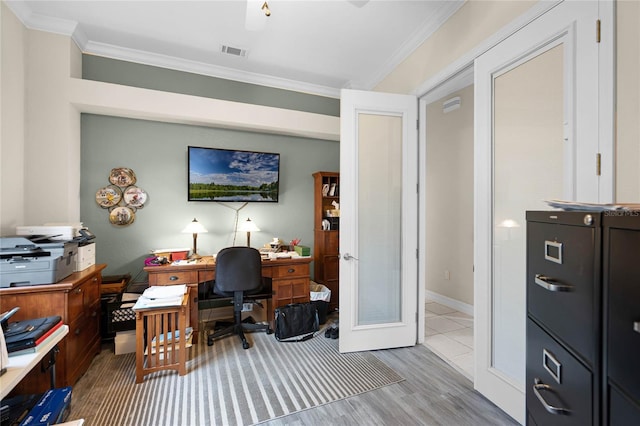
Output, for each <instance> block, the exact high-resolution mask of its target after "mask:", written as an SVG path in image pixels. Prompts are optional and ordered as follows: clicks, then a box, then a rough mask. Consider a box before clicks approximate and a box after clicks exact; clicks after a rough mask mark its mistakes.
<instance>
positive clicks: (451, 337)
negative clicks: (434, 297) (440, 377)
mask: <svg viewBox="0 0 640 426" xmlns="http://www.w3.org/2000/svg"><path fill="white" fill-rule="evenodd" d="M425 308H426V310H425V339H424V340H425V341H424V345H425V346H426V347H428V348H429V349H431V351H433V352H434V353H435V354H436V355H438V356H439V357H440V358H442V359H443V360H445V361H446V362H447V363H448V364H450V365H451V366H452V367H454V368H455V369H456V370H458V371H459V372H460V373H462V374H463V375H464V376H465V377H467V378H468V379H469V380H471V381H473V317H472V316H471V315H467V314H465V313H463V312H458V311H456V310H455V309H453V308H450V307H448V306H445V305H441V304H439V303H437V302H433V301H427V303H426V304H425Z"/></svg>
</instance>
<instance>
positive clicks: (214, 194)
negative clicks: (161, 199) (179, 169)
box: [188, 146, 280, 203]
mask: <svg viewBox="0 0 640 426" xmlns="http://www.w3.org/2000/svg"><path fill="white" fill-rule="evenodd" d="M188 171H189V201H228V202H235V201H240V202H272V203H275V202H278V190H279V179H280V154H274V153H270V152H257V151H239V150H232V149H220V148H203V147H195V146H190V147H188Z"/></svg>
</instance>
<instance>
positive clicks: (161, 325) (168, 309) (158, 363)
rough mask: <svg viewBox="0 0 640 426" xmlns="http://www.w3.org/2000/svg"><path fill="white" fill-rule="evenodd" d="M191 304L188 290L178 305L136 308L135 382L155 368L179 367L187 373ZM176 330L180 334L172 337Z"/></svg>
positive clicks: (169, 368)
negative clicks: (188, 326) (188, 327)
mask: <svg viewBox="0 0 640 426" xmlns="http://www.w3.org/2000/svg"><path fill="white" fill-rule="evenodd" d="M188 304H189V294H188V292H187V294H185V295H184V297H183V298H182V304H181V305H179V306H163V307H150V308H143V309H136V310H135V313H136V383H142V382H143V380H144V376H145V375H147V374H149V373H153V372H155V371H161V370H176V371H177V372H178V374H179V375H181V376H184V375H185V374H186V373H187V369H186V359H187V343H188V342H187V339H186V337H187V336H186V328H187V314H188ZM176 331H177V332H178V338H177V339H173V338H172V337H173V336H175V333H176ZM176 340H177V342H176ZM158 342H159V343H161V344H156V343H158ZM145 361H146V362H145Z"/></svg>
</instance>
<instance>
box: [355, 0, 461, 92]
mask: <svg viewBox="0 0 640 426" xmlns="http://www.w3.org/2000/svg"><path fill="white" fill-rule="evenodd" d="M465 1H466V0H450V1H447V2H446V3H445V5H443V6H441V7H439V8H438V9H437V10H436V12H435V13H434V14H433V15H431V16H429V18H427V19H426V20H425V21H424V22H423V24H422V26H421V27H420V28H419V29H418V30H416V31H415V32H414V33H413V35H412V36H411V37H409V38H408V39H407V40H406V41H405V42H404V43H403V44H402V45H401V46H400V47H399V48H398V50H397V51H396V53H395V54H394V55H393V56H391V57H390V58H389V60H388V61H387V62H386V63H385V64H384V65H383V66H382V67H381V68H380V69H378V70H377V71H375V72H374V73H372V74H370V75H369V78H365V79H361V80H359V81H352V82H351V84H350V86H351V87H353V88H360V89H362V90H371V89H373V88H374V87H375V86H377V85H378V84H379V83H380V82H381V81H382V80H384V78H385V77H387V76H388V75H389V74H390V73H391V72H392V71H393V70H394V69H396V68H397V67H398V65H400V64H401V63H402V62H403V61H404V60H405V59H407V57H409V55H411V54H412V53H413V52H414V51H415V50H416V49H417V48H418V47H419V46H420V45H421V44H422V43H424V42H425V41H426V40H427V39H428V38H429V37H431V36H432V35H433V34H434V33H435V32H436V31H437V30H438V29H439V28H440V27H441V26H442V24H444V23H445V22H446V21H447V20H448V19H449V18H450V17H451V16H452V15H453V14H454V13H456V12H457V11H458V9H460V8H461V7H462V6H463V5H464V3H465Z"/></svg>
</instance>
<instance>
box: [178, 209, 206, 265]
mask: <svg viewBox="0 0 640 426" xmlns="http://www.w3.org/2000/svg"><path fill="white" fill-rule="evenodd" d="M182 232H184V233H185V234H193V253H192V254H191V256H189V259H200V258H201V257H202V256H200V255H199V254H198V250H197V245H196V241H197V240H198V234H204V233H205V232H209V231H207V230H206V229H205V227H204V226H202V224H201V223H200V222H198V221H197V220H196V218H195V217H194V218H193V220H192V221H191V222H189V224H188V225H187V226H186V227H185V228H184V229H183V230H182Z"/></svg>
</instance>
